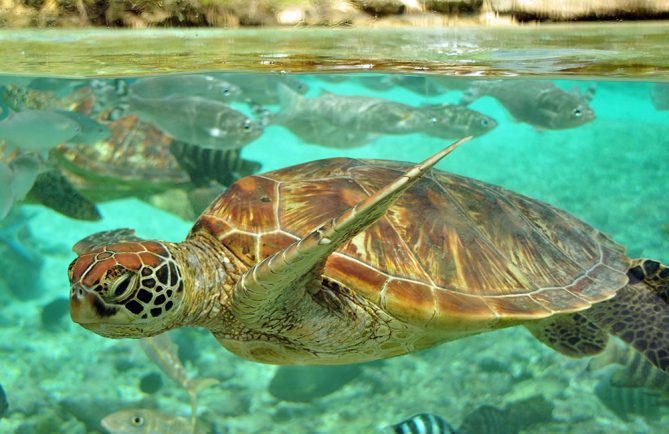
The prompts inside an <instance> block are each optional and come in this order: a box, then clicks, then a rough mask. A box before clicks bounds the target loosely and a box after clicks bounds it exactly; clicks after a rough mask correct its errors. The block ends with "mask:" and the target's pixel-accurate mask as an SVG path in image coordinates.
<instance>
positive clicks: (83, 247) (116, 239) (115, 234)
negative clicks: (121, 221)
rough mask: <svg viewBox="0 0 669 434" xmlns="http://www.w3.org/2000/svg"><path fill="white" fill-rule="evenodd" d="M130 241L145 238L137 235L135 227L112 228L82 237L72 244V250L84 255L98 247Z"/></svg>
mask: <svg viewBox="0 0 669 434" xmlns="http://www.w3.org/2000/svg"><path fill="white" fill-rule="evenodd" d="M128 241H143V239H142V238H140V237H138V236H137V235H135V230H134V229H128V228H123V229H112V230H109V231H101V232H96V233H94V234H91V235H89V236H87V237H86V238H82V239H81V240H79V241H77V243H76V244H75V245H74V246H72V250H74V253H76V254H77V255H83V254H84V253H86V252H90V251H91V250H93V249H95V248H97V247H101V246H106V245H107V244H114V243H122V242H128Z"/></svg>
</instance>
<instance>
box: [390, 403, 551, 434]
mask: <svg viewBox="0 0 669 434" xmlns="http://www.w3.org/2000/svg"><path fill="white" fill-rule="evenodd" d="M552 420H553V404H551V403H550V402H548V401H547V400H546V398H544V397H543V396H542V395H536V396H532V397H530V398H527V399H523V400H519V401H514V402H512V403H510V404H509V405H508V406H506V407H505V408H504V409H499V408H497V407H494V406H492V405H482V406H479V407H477V408H476V409H475V410H474V411H472V412H471V413H469V414H467V416H465V417H464V419H463V421H462V425H460V428H458V429H457V430H455V429H453V427H451V425H450V424H449V423H448V422H447V421H446V420H445V419H444V418H442V417H440V416H437V415H433V414H428V413H420V414H417V415H415V416H412V417H410V418H409V419H406V420H403V421H402V422H399V423H397V424H395V425H391V426H389V427H386V428H385V431H382V432H384V433H387V434H518V433H519V432H520V431H522V430H524V429H526V428H528V427H530V426H532V425H537V424H543V423H550V422H552Z"/></svg>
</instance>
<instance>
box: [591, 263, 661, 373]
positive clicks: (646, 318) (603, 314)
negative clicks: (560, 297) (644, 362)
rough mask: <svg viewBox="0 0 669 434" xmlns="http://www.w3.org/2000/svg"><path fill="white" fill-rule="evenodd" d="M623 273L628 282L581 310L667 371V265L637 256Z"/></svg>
mask: <svg viewBox="0 0 669 434" xmlns="http://www.w3.org/2000/svg"><path fill="white" fill-rule="evenodd" d="M627 275H628V277H629V284H627V285H626V286H625V287H624V288H622V289H621V290H620V291H618V293H616V296H615V297H614V298H612V299H610V300H607V301H604V302H601V303H597V304H595V305H593V306H592V307H591V308H590V309H587V310H585V311H583V312H582V314H583V315H584V316H586V317H587V318H588V319H589V320H591V321H592V322H594V323H595V324H597V325H598V326H599V327H601V328H602V329H604V330H606V331H608V332H609V333H611V334H613V335H616V336H618V337H619V338H621V339H622V340H623V341H625V342H627V343H628V344H630V345H632V346H633V347H634V348H635V349H636V350H637V351H639V352H640V353H642V354H643V355H644V356H646V358H647V359H648V360H649V361H650V362H651V363H652V364H653V365H655V366H656V367H658V368H660V369H662V370H663V371H664V372H667V373H669V269H667V267H665V266H664V265H662V264H660V263H659V262H657V261H652V260H639V261H637V262H636V263H635V265H633V266H632V267H631V268H630V269H629V271H628V272H627Z"/></svg>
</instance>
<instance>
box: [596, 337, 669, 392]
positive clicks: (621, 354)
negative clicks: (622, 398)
mask: <svg viewBox="0 0 669 434" xmlns="http://www.w3.org/2000/svg"><path fill="white" fill-rule="evenodd" d="M613 364H617V365H621V366H622V368H620V369H618V370H616V371H614V372H613V375H612V376H611V377H610V382H611V385H612V386H616V387H646V388H648V389H651V390H653V391H656V392H658V393H660V394H663V395H666V396H669V374H667V373H665V372H664V371H661V370H659V369H657V368H656V367H655V366H653V365H652V364H651V363H650V362H649V361H648V360H647V359H646V358H645V357H643V356H642V355H641V353H639V352H638V351H635V350H634V349H633V348H632V347H630V346H628V345H624V344H622V343H620V342H618V341H612V342H611V343H610V344H609V345H608V347H607V348H606V350H605V351H604V352H603V353H602V354H601V355H599V356H597V357H594V358H593V359H591V360H590V363H589V364H588V370H589V371H594V370H598V369H602V368H604V367H606V366H609V365H613Z"/></svg>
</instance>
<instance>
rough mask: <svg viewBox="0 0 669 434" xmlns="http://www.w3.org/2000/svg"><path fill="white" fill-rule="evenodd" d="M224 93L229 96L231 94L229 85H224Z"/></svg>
mask: <svg viewBox="0 0 669 434" xmlns="http://www.w3.org/2000/svg"><path fill="white" fill-rule="evenodd" d="M223 95H225V96H228V95H230V88H229V87H227V86H226V87H224V88H223Z"/></svg>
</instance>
